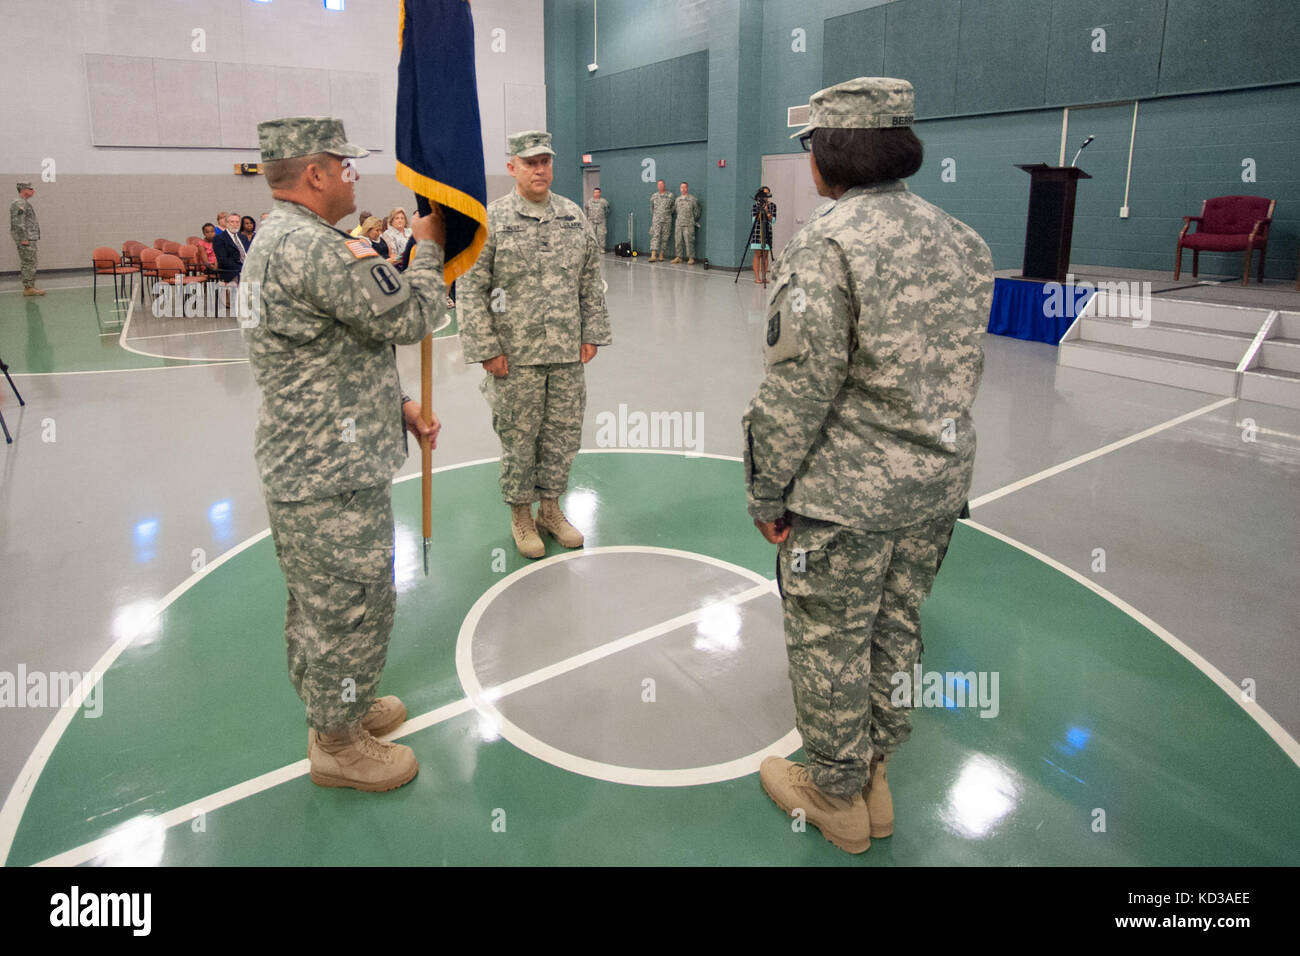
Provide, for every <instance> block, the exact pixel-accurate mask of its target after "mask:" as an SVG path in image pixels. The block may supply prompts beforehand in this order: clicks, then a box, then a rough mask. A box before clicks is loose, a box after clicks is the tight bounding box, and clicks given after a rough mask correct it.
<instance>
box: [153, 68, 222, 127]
mask: <svg viewBox="0 0 1300 956" xmlns="http://www.w3.org/2000/svg"><path fill="white" fill-rule="evenodd" d="M153 78H154V91H155V93H156V95H157V98H158V99H157V105H156V108H157V111H158V145H160V146H220V145H221V110H220V108H219V106H218V102H217V65H216V64H215V63H214V62H212V61H211V60H154V61H153Z"/></svg>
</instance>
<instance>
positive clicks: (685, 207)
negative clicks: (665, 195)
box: [673, 183, 700, 266]
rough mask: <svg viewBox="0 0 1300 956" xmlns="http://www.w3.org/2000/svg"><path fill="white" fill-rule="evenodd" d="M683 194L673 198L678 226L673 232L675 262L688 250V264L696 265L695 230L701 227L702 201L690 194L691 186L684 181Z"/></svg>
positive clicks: (681, 187) (682, 185) (680, 259)
mask: <svg viewBox="0 0 1300 956" xmlns="http://www.w3.org/2000/svg"><path fill="white" fill-rule="evenodd" d="M679 188H680V189H681V195H680V196H678V197H677V198H676V199H675V200H673V210H674V211H675V212H676V213H677V228H676V229H675V230H674V232H673V262H681V261H682V250H683V249H684V250H685V251H686V264H687V265H688V266H693V265H695V230H696V229H698V228H700V201H699V200H698V199H696V198H695V197H694V196H692V195H691V194H690V191H689V190H690V186H689V185H688V184H686V183H682V184H681V186H680V187H679Z"/></svg>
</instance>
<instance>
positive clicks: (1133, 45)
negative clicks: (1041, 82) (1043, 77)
mask: <svg viewBox="0 0 1300 956" xmlns="http://www.w3.org/2000/svg"><path fill="white" fill-rule="evenodd" d="M1164 19H1165V0H1052V24H1051V44H1050V47H1049V55H1048V59H1047V87H1046V97H1045V99H1046V102H1047V103H1048V104H1053V105H1055V104H1070V103H1102V102H1105V101H1107V100H1119V99H1132V98H1135V97H1144V96H1154V95H1155V93H1156V90H1157V86H1158V84H1159V74H1160V39H1161V31H1162V29H1163V27H1164ZM1097 29H1101V30H1103V31H1105V32H1104V34H1103V35H1102V36H1094V32H1093V31H1094V30H1097ZM1101 44H1104V51H1099V50H1098V49H1097V47H1098V46H1100V45H1101Z"/></svg>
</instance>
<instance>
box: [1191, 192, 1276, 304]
mask: <svg viewBox="0 0 1300 956" xmlns="http://www.w3.org/2000/svg"><path fill="white" fill-rule="evenodd" d="M1276 206H1277V200H1275V199H1265V198H1264V197H1263V196H1219V197H1217V198H1215V199H1207V200H1205V202H1203V203H1202V204H1201V214H1200V215H1199V216H1184V217H1183V231H1182V232H1180V233H1179V234H1178V249H1177V251H1176V253H1175V255H1176V256H1177V258H1176V259H1175V260H1174V278H1175V279H1177V278H1178V277H1179V276H1180V275H1182V272H1183V249H1191V250H1192V278H1195V277H1196V274H1197V265H1198V262H1197V260H1198V259H1199V258H1200V254H1201V250H1202V249H1203V250H1205V251H1206V252H1244V253H1246V265H1245V267H1244V268H1243V269H1242V273H1241V284H1242V285H1245V284H1246V283H1247V282H1249V281H1250V256H1251V253H1253V252H1254V251H1255V250H1256V249H1258V250H1259V279H1258V281H1260V282H1263V281H1264V252H1265V250H1266V249H1267V248H1268V227H1269V226H1270V225H1271V224H1272V222H1273V210H1274V208H1275V207H1276ZM1192 223H1196V231H1195V232H1193V233H1190V234H1189V233H1188V232H1187V230H1188V229H1190V228H1191V225H1192Z"/></svg>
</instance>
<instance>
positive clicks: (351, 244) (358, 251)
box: [344, 239, 379, 259]
mask: <svg viewBox="0 0 1300 956" xmlns="http://www.w3.org/2000/svg"><path fill="white" fill-rule="evenodd" d="M344 244H345V245H346V246H347V247H348V249H350V250H351V251H352V254H353V255H354V256H356V257H357V258H358V259H364V258H365V257H366V256H378V255H379V253H377V252H375V247H374V246H372V245H371V244H370V243H369V242H368V241H367V240H365V239H349V240H348V241H347V242H346V243H344Z"/></svg>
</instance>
